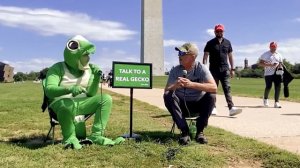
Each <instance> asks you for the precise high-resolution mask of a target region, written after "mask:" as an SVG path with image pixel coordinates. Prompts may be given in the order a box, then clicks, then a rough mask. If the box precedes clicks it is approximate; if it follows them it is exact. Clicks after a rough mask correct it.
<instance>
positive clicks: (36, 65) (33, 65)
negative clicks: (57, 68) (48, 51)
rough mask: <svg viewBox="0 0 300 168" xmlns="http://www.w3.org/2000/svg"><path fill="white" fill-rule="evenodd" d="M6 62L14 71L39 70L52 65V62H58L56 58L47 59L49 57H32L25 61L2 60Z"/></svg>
mask: <svg viewBox="0 0 300 168" xmlns="http://www.w3.org/2000/svg"><path fill="white" fill-rule="evenodd" d="M3 62H4V63H6V64H9V65H10V66H12V67H14V72H15V73H16V72H23V73H26V72H27V73H28V70H30V71H34V72H39V71H40V70H42V69H44V68H46V67H50V66H52V65H53V64H54V63H56V62H58V61H57V60H53V59H49V58H34V59H31V60H27V61H17V62H11V61H7V60H4V61H3Z"/></svg>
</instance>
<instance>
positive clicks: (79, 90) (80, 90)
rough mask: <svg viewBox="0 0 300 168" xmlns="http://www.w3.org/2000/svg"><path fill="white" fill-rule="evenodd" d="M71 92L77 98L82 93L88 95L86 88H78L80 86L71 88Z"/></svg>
mask: <svg viewBox="0 0 300 168" xmlns="http://www.w3.org/2000/svg"><path fill="white" fill-rule="evenodd" d="M70 92H71V93H72V96H73V97H76V96H77V95H79V94H81V93H86V90H85V88H83V87H81V86H78V85H74V86H72V87H71V88H70Z"/></svg>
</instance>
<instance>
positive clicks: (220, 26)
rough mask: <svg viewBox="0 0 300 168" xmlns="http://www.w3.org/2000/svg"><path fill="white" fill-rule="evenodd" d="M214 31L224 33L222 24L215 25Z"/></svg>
mask: <svg viewBox="0 0 300 168" xmlns="http://www.w3.org/2000/svg"><path fill="white" fill-rule="evenodd" d="M215 31H224V26H223V25H222V24H217V25H216V26H215Z"/></svg>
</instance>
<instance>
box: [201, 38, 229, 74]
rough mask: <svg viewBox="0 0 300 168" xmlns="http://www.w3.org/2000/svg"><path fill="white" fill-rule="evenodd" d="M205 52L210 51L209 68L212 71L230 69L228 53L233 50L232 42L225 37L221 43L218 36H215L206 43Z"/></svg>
mask: <svg viewBox="0 0 300 168" xmlns="http://www.w3.org/2000/svg"><path fill="white" fill-rule="evenodd" d="M204 52H208V53H209V70H210V71H220V72H223V71H226V70H229V65H228V61H227V60H228V53H231V52H232V47H231V43H230V41H229V40H227V39H226V38H223V40H222V42H221V44H220V43H219V40H218V38H213V39H211V40H210V41H208V42H207V43H206V46H205V47H204Z"/></svg>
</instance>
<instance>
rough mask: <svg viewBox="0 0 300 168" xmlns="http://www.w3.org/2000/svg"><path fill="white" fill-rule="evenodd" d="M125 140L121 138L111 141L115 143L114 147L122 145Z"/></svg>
mask: <svg viewBox="0 0 300 168" xmlns="http://www.w3.org/2000/svg"><path fill="white" fill-rule="evenodd" d="M125 140H126V139H125V138H123V137H118V138H116V139H115V140H113V141H114V142H115V145H119V144H122V143H123V142H125Z"/></svg>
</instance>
